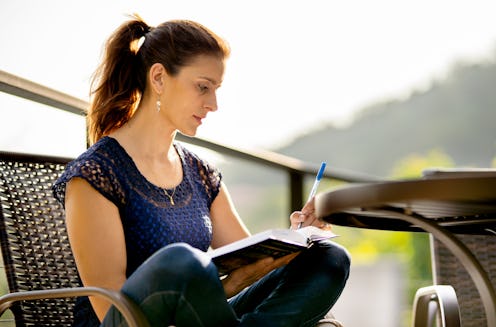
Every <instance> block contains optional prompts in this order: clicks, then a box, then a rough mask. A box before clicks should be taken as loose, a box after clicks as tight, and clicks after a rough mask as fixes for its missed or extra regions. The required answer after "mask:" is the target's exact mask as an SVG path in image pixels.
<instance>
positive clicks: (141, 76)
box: [87, 15, 151, 144]
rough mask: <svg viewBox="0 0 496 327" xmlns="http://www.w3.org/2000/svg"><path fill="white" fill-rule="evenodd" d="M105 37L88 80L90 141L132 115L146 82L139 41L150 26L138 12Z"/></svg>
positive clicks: (98, 137) (92, 141)
mask: <svg viewBox="0 0 496 327" xmlns="http://www.w3.org/2000/svg"><path fill="white" fill-rule="evenodd" d="M132 17H133V20H130V21H128V22H126V23H124V24H122V25H121V26H120V27H119V28H118V29H117V30H116V31H115V32H114V33H113V34H112V35H111V36H110V38H109V39H108V41H107V43H106V44H105V48H104V57H103V60H102V62H101V64H100V66H99V67H98V68H97V70H96V71H95V74H94V75H93V78H92V81H91V94H90V95H91V96H92V100H91V104H90V108H89V110H88V115H87V126H88V138H89V143H90V144H93V143H95V142H96V141H98V140H99V139H100V138H101V137H103V136H104V135H107V134H108V133H110V132H111V131H112V130H114V129H116V128H119V127H120V126H122V125H124V124H125V123H126V122H127V121H128V120H129V119H130V118H131V116H132V115H133V112H134V110H135V109H136V107H137V104H138V102H139V99H140V97H141V94H142V92H143V90H144V88H145V83H146V69H145V67H143V64H142V63H141V60H140V58H139V55H138V50H139V42H140V39H141V38H142V37H144V36H145V35H146V33H148V32H149V31H150V30H151V27H150V26H148V25H147V24H146V23H145V22H144V21H143V20H142V19H141V18H140V17H139V16H138V15H133V16H132Z"/></svg>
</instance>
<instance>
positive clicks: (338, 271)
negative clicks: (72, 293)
mask: <svg viewBox="0 0 496 327" xmlns="http://www.w3.org/2000/svg"><path fill="white" fill-rule="evenodd" d="M349 266H350V259H349V256H348V254H347V252H346V250H344V249H343V248H342V247H341V246H339V245H337V244H335V243H333V242H330V241H324V242H319V243H316V244H314V245H313V246H312V247H310V248H309V249H308V250H305V251H303V252H302V253H301V254H299V255H298V256H297V257H296V258H295V259H293V261H291V262H290V263H289V264H288V265H287V266H284V267H281V268H279V269H276V270H274V271H272V272H271V273H269V274H268V275H266V276H265V277H264V278H262V279H261V280H259V281H258V282H256V283H254V284H253V285H251V286H249V287H248V288H246V289H245V290H244V291H242V292H241V293H239V294H237V295H236V296H234V297H233V298H231V299H229V300H228V299H226V296H225V293H224V289H223V287H222V283H221V281H220V280H219V278H218V272H217V268H216V267H215V265H214V264H213V263H212V262H211V261H210V258H209V256H208V255H207V254H205V253H204V252H202V251H200V250H198V249H194V248H192V247H191V246H189V245H186V244H182V243H179V244H173V245H169V246H166V247H164V248H163V249H161V250H159V251H157V253H155V254H154V255H153V256H151V257H150V258H149V259H148V260H147V261H146V262H145V263H144V264H143V265H141V266H140V268H138V269H137V270H136V271H135V272H134V273H133V274H132V275H131V276H130V277H129V279H128V280H127V281H126V283H125V284H124V286H123V288H122V291H123V292H124V293H125V294H127V295H128V296H129V297H130V298H131V299H132V300H134V301H135V302H136V303H137V304H139V305H140V307H141V308H142V310H143V312H144V314H145V315H146V317H147V318H148V321H149V322H150V325H151V326H152V327H155V326H169V325H175V326H216V327H218V326H226V327H228V326H257V327H258V326H312V325H315V323H316V322H317V321H318V320H319V319H321V318H322V317H323V316H324V315H325V314H326V313H327V312H328V311H329V310H330V308H331V307H332V306H333V305H334V303H335V302H336V300H337V299H338V297H339V296H340V294H341V292H342V290H343V288H344V286H345V283H346V280H347V278H348V275H349ZM121 325H122V326H125V324H124V323H123V318H122V316H121V315H120V313H119V312H118V311H117V310H116V309H115V308H114V307H112V308H111V309H110V311H109V312H108V313H107V315H106V317H105V319H104V321H103V323H102V326H121Z"/></svg>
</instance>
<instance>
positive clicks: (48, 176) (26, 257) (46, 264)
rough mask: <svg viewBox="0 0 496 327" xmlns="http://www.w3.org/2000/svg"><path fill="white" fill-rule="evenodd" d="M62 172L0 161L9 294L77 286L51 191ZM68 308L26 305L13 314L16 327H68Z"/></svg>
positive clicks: (0, 229)
mask: <svg viewBox="0 0 496 327" xmlns="http://www.w3.org/2000/svg"><path fill="white" fill-rule="evenodd" d="M37 161H38V162H37ZM64 167H65V165H64V164H63V163H50V162H46V161H44V160H42V159H41V158H27V157H26V158H24V157H23V158H16V157H14V158H9V156H8V155H4V154H2V155H0V201H1V209H2V210H1V214H0V218H1V221H0V237H1V247H2V254H3V259H4V264H5V271H6V275H7V279H8V283H9V289H10V291H11V292H14V291H26V290H37V289H50V288H60V287H75V286H80V281H79V279H78V277H77V271H76V266H75V263H74V260H73V257H72V254H71V250H70V246H69V241H68V237H67V233H66V230H65V224H64V214H63V208H62V207H61V206H60V205H59V203H58V202H56V200H55V199H54V197H53V196H52V191H51V186H52V184H53V183H54V182H55V180H56V179H57V178H58V176H59V175H60V174H61V173H62V170H63V169H64ZM73 305H74V299H53V300H43V301H41V300H40V301H35V302H33V301H26V302H24V303H22V304H20V305H16V306H14V307H13V308H12V311H13V312H14V316H15V318H16V326H37V327H42V326H70V324H71V322H72V310H73Z"/></svg>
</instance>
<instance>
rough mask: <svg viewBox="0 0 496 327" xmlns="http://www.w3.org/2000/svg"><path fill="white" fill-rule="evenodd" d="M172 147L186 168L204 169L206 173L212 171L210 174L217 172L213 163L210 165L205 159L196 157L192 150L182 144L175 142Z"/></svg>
mask: <svg viewBox="0 0 496 327" xmlns="http://www.w3.org/2000/svg"><path fill="white" fill-rule="evenodd" d="M174 146H175V147H176V150H177V151H178V152H179V156H180V157H181V158H182V159H183V161H184V163H185V164H186V165H187V166H188V167H190V168H195V169H198V168H201V169H206V170H207V171H212V172H213V171H216V172H218V171H219V170H218V169H217V167H216V166H215V165H214V164H213V163H211V162H210V161H209V160H208V159H205V158H204V157H202V156H200V155H198V154H197V153H196V152H194V151H193V150H191V149H189V148H187V147H186V146H185V145H184V144H182V143H179V142H175V143H174Z"/></svg>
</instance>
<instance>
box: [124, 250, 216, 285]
mask: <svg viewBox="0 0 496 327" xmlns="http://www.w3.org/2000/svg"><path fill="white" fill-rule="evenodd" d="M205 280H211V281H218V273H217V270H216V268H215V266H214V265H213V264H212V262H211V260H210V258H209V257H208V256H207V255H206V254H205V253H204V252H203V251H201V250H198V249H195V248H193V247H192V246H190V245H188V244H186V243H175V244H171V245H168V246H166V247H164V248H162V249H160V250H158V251H157V252H156V253H155V254H153V255H152V256H151V257H150V258H148V259H147V260H146V261H145V262H144V263H143V264H142V265H141V266H140V267H139V268H138V269H137V270H136V271H135V272H134V273H133V274H132V275H131V276H130V278H129V279H128V281H127V282H126V284H125V285H124V287H123V291H126V289H128V288H134V287H138V288H143V286H144V285H143V284H144V283H143V281H146V284H147V287H149V288H150V289H153V290H154V291H157V290H159V289H163V288H166V289H170V288H171V287H176V288H178V289H182V288H183V287H184V285H186V284H191V283H194V282H195V281H198V282H201V281H203V282H205ZM135 283H137V285H134V284H135Z"/></svg>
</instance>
